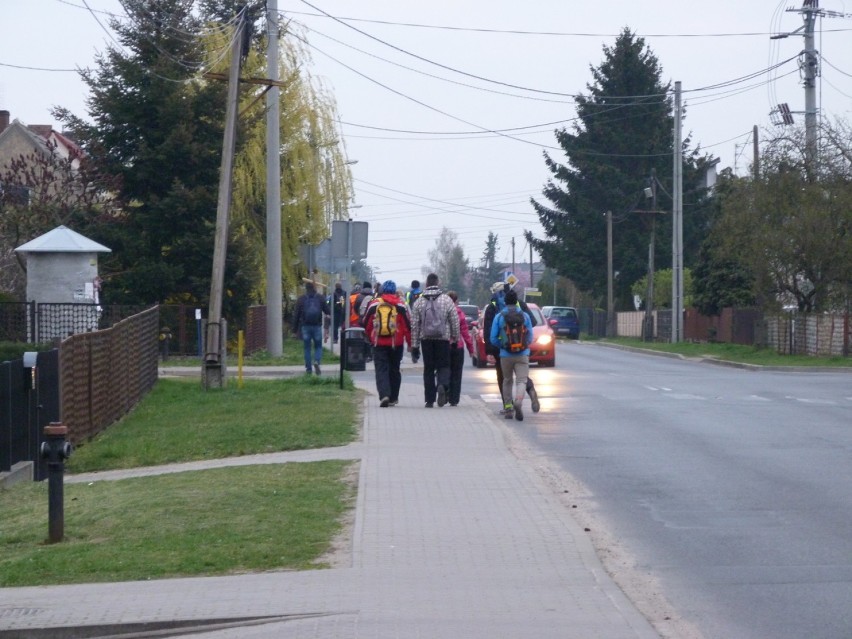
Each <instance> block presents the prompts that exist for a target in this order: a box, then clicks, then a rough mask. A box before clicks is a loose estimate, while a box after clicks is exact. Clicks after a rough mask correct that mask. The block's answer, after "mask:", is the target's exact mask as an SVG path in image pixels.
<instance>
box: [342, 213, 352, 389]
mask: <svg viewBox="0 0 852 639" xmlns="http://www.w3.org/2000/svg"><path fill="white" fill-rule="evenodd" d="M346 283H347V286H348V288H349V290H348V291H346V299H345V301H344V307H343V309H344V310H343V326H344V330H343V331H342V332H341V335H340V388H343V369H344V368H345V367H346V354H347V353H346V351H347V348H346V329H348V328H349V316H350V315H351V312H352V311H351V308H350V306H351V304H350V301H349V300H350V298H351V297H352V218H351V217H350V218H349V219H348V220H346Z"/></svg>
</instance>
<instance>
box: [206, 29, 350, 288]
mask: <svg viewBox="0 0 852 639" xmlns="http://www.w3.org/2000/svg"><path fill="white" fill-rule="evenodd" d="M223 37H224V35H223V34H219V35H217V36H216V37H211V38H209V39H208V46H209V51H210V55H211V62H215V58H213V57H212V56H215V55H216V52H218V51H221V48H222V38H223ZM304 41H305V38H304V37H301V36H299V35H298V34H291V35H289V37H283V38H281V40H280V41H279V42H280V46H279V48H280V56H279V62H278V66H279V70H280V80H281V82H282V83H283V85H284V86H283V87H281V97H280V105H281V108H280V134H281V146H280V149H281V155H280V165H281V215H282V219H281V245H282V249H281V253H282V260H281V264H282V273H281V277H282V278H283V286H284V290H285V291H286V290H294V289H295V288H296V287H297V286H298V283H299V275H300V272H299V270H298V269H297V266H296V263H297V260H298V247H299V244H300V243H307V244H318V243H319V242H321V241H322V240H323V239H325V238H326V237H328V235H329V233H330V230H331V222H332V220H337V219H344V218H345V217H346V215H347V210H348V205H349V202H350V201H351V198H352V176H351V174H350V172H349V167H348V165H347V162H346V153H345V148H344V145H343V142H342V138H341V137H340V136H339V135H338V134H337V130H336V126H335V121H336V119H337V107H336V104H335V101H334V99H333V97H332V96H331V94H330V93H329V92H328V91H326V90H325V89H324V87H323V86H322V85H321V83H319V81H318V80H317V79H315V78H313V77H312V76H311V75H310V74H309V72H308V71H307V69H308V67H309V66H310V62H311V60H310V54H309V52H308V50H307V48H306V47H305V45H304V44H303V42H304ZM264 51H265V50H264ZM224 64H225V62H219V63H218V65H219V66H222V65H224ZM225 70H226V66H222V71H220V72H224V71H225ZM242 75H243V77H258V78H264V77H265V76H266V58H265V52H261V51H258V50H253V51H251V52H250V53H249V55H248V56H247V58H246V61H245V63H244V65H243V73H242ZM250 86H252V87H255V88H254V89H252V90H248V91H243V92H242V93H241V100H240V113H241V114H242V116H241V124H240V132H239V134H240V135H241V136H242V137H243V142H242V149H241V152H240V153H239V154H238V155H237V157H236V158H235V164H234V197H233V208H232V234H233V235H236V236H239V237H241V238H243V239H244V241H245V242H246V243H247V244H248V245H249V246H250V247H251V248H252V250H251V252H252V254H253V255H254V258H255V260H256V261H257V266H258V268H259V269H260V270H261V272H265V271H264V269H263V263H264V255H265V248H264V247H265V245H266V119H265V100H264V97H265V91H266V88H265V86H264V85H262V84H261V85H250ZM265 288H266V286H265V277H264V278H263V279H262V280H259V281H257V283H256V288H255V295H256V296H257V297H258V298H263V296H264V292H265Z"/></svg>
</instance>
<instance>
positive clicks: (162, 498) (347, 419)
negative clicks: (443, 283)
mask: <svg viewBox="0 0 852 639" xmlns="http://www.w3.org/2000/svg"><path fill="white" fill-rule="evenodd" d="M347 381H348V384H347V386H346V388H344V389H343V390H341V389H340V388H339V384H338V380H337V379H332V378H323V377H313V376H311V377H307V376H304V377H303V376H299V377H293V378H289V379H282V380H247V381H246V383H245V385H244V386H243V388H242V389H237V388H235V387H234V386H233V385H231V386H229V387H228V388H226V389H222V390H215V391H204V390H203V389H201V387H200V384H199V383H198V380H181V379H163V380H159V381H158V382H157V385H156V387H155V388H154V390H153V391H152V392H151V393H150V394H149V395H148V396H147V397H146V398H145V399H144V400H143V401H142V402H141V403H140V405H139V406H137V407H136V409H134V410H133V411H132V412H131V413H130V414H129V415H127V416H126V417H125V418H124V419H122V420H121V421H120V422H118V423H117V424H115V425H114V426H112V427H111V428H110V429H108V430H107V431H105V432H104V433H102V434H101V435H100V436H98V437H96V438H94V439H93V440H92V441H90V442H87V443H85V444H83V445H81V446H80V447H79V448H78V449H77V450H76V451H75V452H74V454H73V455H72V457H71V459H70V460H69V463H68V471H69V472H75V473H79V472H85V471H94V470H107V469H121V468H132V467H137V466H152V465H159V464H165V463H173V462H182V461H191V460H199V459H214V458H220V457H228V456H234V455H246V454H253V453H263V452H274V451H284V450H296V449H305V448H317V447H328V446H339V445H343V444H346V443H349V442H351V441H353V440H354V439H355V438H356V436H357V432H358V423H359V421H360V419H361V417H360V410H359V407H360V401H361V393H359V392H358V391H356V390H355V389H354V387H353V386H352V384H351V380H349V379H348V377H347ZM356 467H357V462H351V461H323V462H311V463H289V464H280V465H256V466H241V467H233V468H220V469H210V470H199V471H193V472H183V473H176V474H170V475H160V476H152V477H144V478H134V479H124V480H118V481H96V482H91V483H88V484H85V483H69V484H66V485H65V508H64V511H65V513H64V514H65V518H64V520H65V528H64V530H65V539H64V541H63V542H61V543H58V544H47V543H46V539H47V533H48V495H47V489H48V484H47V482H46V481H45V482H39V483H23V484H16V485H14V486H13V487H12V488H10V489H8V490H0V512H2V513H3V516H2V517H0V587H10V586H37V585H50V584H66V583H86V582H111V581H123V580H140V579H159V578H166V577H178V576H209V575H223V574H234V573H240V572H247V571H264V570H284V569H288V570H298V569H305V568H318V567H324V566H325V564H324V563H323V559H322V558H323V556H324V555H325V554H326V553H327V552H329V550H331V549H332V544H333V541H334V539H335V537H336V536H337V535H338V534H339V533H340V531H341V530H342V526H343V521H344V519H345V517H346V515H347V513H348V512H349V511H350V510H351V508H352V507H353V505H354V492H355V487H354V484H353V481H352V478H353V476H354V469H355V468H356Z"/></svg>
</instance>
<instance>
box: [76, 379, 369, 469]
mask: <svg viewBox="0 0 852 639" xmlns="http://www.w3.org/2000/svg"><path fill="white" fill-rule="evenodd" d="M346 379H347V381H348V388H346V389H344V390H342V391H341V390H340V388H339V380H338V378H333V377H316V376H313V375H312V376H307V375H304V376H302V375H300V376H297V377H291V378H287V379H276V380H253V379H248V380H245V382H244V384H243V388H237V386H236V384H229V385H228V387H227V388H224V389H217V390H212V391H205V390H204V389H203V388H201V384H199V382H198V380H197V379H161V380H159V381H158V382H157V384H156V386H155V387H154V389H153V390H152V391H151V393H149V394H148V396H147V397H146V398H145V399H144V400H142V402H140V403H139V405H138V406H137V407H136V408H135V409H134V410H133V411H132V412H131V413H130V414H129V415H127V416H126V417H125V418H124V419H122V420H121V421H119V422H118V423H117V424H115V425H113V426H111V427H110V428H109V429H107V430H106V431H104V432H103V433H101V434H100V435H98V436H97V437H96V438H94V439H93V440H92V441H91V442H88V443H85V444H83V445H82V446H80V447H79V448H78V449H77V450H76V451H75V452H74V454H73V455H72V456H71V458H70V460H69V461H68V465H67V469H68V472H71V473H82V472H90V471H96V470H112V469H116V468H135V467H138V466H157V465H160V464H170V463H176V462H185V461H196V460H201V459H219V458H222V457H235V456H240V455H254V454H259V453H273V452H279V451H285V450H302V449H306V448H326V447H329V446H342V445H344V444H348V443H349V442H351V441H352V440H353V439H354V438H355V436H356V434H357V420H356V417H357V415H358V414H359V409H358V406H359V401H360V394H359V393H358V392H356V391H355V390H354V388H353V387H352V384H351V379H349V378H348V377H346Z"/></svg>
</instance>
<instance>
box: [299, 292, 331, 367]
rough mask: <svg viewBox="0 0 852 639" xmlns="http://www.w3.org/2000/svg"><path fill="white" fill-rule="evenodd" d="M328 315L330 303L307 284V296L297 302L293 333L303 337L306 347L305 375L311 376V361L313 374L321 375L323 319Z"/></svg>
mask: <svg viewBox="0 0 852 639" xmlns="http://www.w3.org/2000/svg"><path fill="white" fill-rule="evenodd" d="M323 315H328V302H327V301H326V300H325V298H324V297H323V296H322V295H320V294H319V293H317V289H316V287H315V286H314V283H313V282H308V283H307V284H305V294H304V295H302V296H301V297H300V298H299V299H298V300H296V313H295V318H294V319H293V332H294V333H296V335H301V336H302V344H303V345H304V347H305V373H306V374H308V375H310V374H311V361H312V360H313V364H314V367H313V372H314V373H316V374H317V375H319V374H320V372H321V371H320V360H322V319H323ZM311 343H313V346H314V351H313V358H312V357H311Z"/></svg>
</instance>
